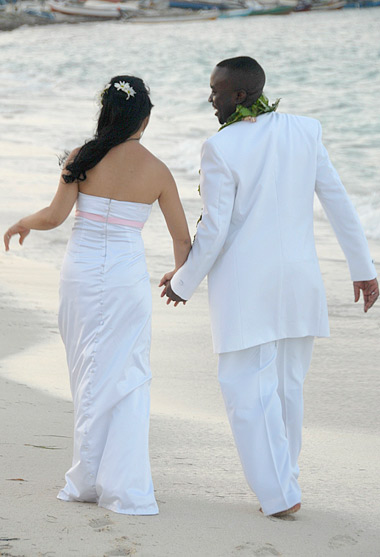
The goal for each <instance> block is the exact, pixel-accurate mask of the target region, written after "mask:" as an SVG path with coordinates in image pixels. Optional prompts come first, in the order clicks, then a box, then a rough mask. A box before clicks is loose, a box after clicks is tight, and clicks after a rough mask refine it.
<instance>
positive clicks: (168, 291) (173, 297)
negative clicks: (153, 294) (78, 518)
mask: <svg viewBox="0 0 380 557" xmlns="http://www.w3.org/2000/svg"><path fill="white" fill-rule="evenodd" d="M164 296H167V298H168V299H167V301H166V304H167V305H169V304H170V302H174V307H177V306H178V304H179V303H180V302H182V303H183V305H185V304H186V300H184V299H183V298H181V297H180V296H177V294H176V293H175V292H174V291H173V290H172V287H171V285H170V281H168V282H167V283H166V284H165V288H164V289H163V291H162V292H161V298H163V297H164Z"/></svg>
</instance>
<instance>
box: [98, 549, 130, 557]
mask: <svg viewBox="0 0 380 557" xmlns="http://www.w3.org/2000/svg"><path fill="white" fill-rule="evenodd" d="M134 553H136V550H135V549H111V551H108V552H107V553H105V554H104V556H103V557H121V556H123V557H125V556H128V555H133V554H134Z"/></svg>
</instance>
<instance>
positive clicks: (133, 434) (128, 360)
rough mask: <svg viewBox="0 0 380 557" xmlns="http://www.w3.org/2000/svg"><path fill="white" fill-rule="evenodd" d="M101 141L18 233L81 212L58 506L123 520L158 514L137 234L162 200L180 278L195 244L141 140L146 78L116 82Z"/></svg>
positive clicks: (66, 302)
mask: <svg viewBox="0 0 380 557" xmlns="http://www.w3.org/2000/svg"><path fill="white" fill-rule="evenodd" d="M101 104H102V106H101V111H100V115H99V120H98V124H97V130H96V134H95V136H94V138H93V139H92V140H90V141H88V142H87V143H85V144H84V145H83V146H82V147H80V148H78V149H75V150H74V151H73V152H72V153H71V154H70V155H69V157H68V159H67V161H66V165H65V168H64V169H63V171H62V175H61V179H60V182H59V185H58V190H57V193H56V195H55V197H54V199H53V201H52V202H51V204H50V206H49V207H46V208H45V209H42V210H41V211H38V212H37V213H35V214H33V215H30V216H28V217H25V218H22V219H21V220H20V221H19V222H18V223H16V224H14V225H13V226H11V227H10V228H9V229H8V230H7V232H6V233H5V235H4V242H5V249H6V250H8V249H9V242H10V239H11V237H12V236H14V235H17V234H18V235H19V242H20V244H22V243H23V241H24V239H25V238H26V236H27V235H28V234H29V232H30V230H31V229H34V230H49V229H52V228H55V227H57V226H59V225H60V224H61V223H62V222H63V221H64V220H65V219H66V218H67V217H68V215H69V214H70V212H71V210H72V208H73V206H74V204H75V203H76V213H75V222H74V227H73V231H72V235H71V238H70V240H69V243H68V246H67V250H66V255H65V258H64V262H63V266H62V270H61V282H60V309H59V328H60V332H61V335H62V339H63V342H64V344H65V348H66V355H67V363H68V367H69V371H70V384H71V391H72V396H73V402H74V454H73V461H72V466H71V468H70V469H69V471H68V472H67V473H66V485H65V487H64V488H63V489H62V490H61V491H60V492H59V494H58V498H59V499H62V500H63V501H88V502H96V503H98V505H99V506H101V507H105V508H107V509H109V510H112V511H115V512H118V513H124V514H133V515H135V514H143V515H151V514H157V513H158V507H157V503H156V500H155V497H154V491H153V483H152V477H151V471H150V463H149V451H148V435H149V404H150V381H151V370H150V363H149V352H150V341H151V290H150V282H149V275H148V273H147V268H146V263H145V254H144V246H143V242H142V238H141V229H142V228H143V226H144V223H145V222H146V220H147V219H148V217H149V214H150V211H151V208H152V204H153V203H154V202H155V201H156V200H158V202H159V205H160V208H161V210H162V212H163V214H164V217H165V220H166V224H167V227H168V230H169V233H170V235H171V237H172V239H173V251H174V259H175V269H174V270H173V272H172V274H174V273H175V271H176V270H177V269H178V268H179V267H181V265H183V263H184V262H185V260H186V258H187V255H188V252H189V250H190V246H191V241H190V236H189V231H188V227H187V223H186V218H185V215H184V212H183V209H182V205H181V202H180V199H179V196H178V192H177V188H176V184H175V182H174V179H173V177H172V175H171V174H170V172H169V170H168V169H167V167H166V166H165V165H164V164H163V163H162V162H161V161H160V160H158V159H157V158H156V157H154V156H153V155H152V153H150V152H149V151H148V150H147V149H145V148H144V147H143V146H142V145H141V144H140V142H139V140H140V138H141V136H142V134H143V132H144V130H145V128H146V126H147V125H148V122H149V115H150V112H151V109H152V106H153V105H152V103H151V101H150V98H149V93H148V91H147V89H146V87H145V85H144V83H143V81H142V80H141V79H139V78H137V77H133V76H128V75H124V76H117V77H114V78H113V79H111V81H110V82H109V83H108V84H107V85H106V87H105V89H104V90H103V92H102V94H101Z"/></svg>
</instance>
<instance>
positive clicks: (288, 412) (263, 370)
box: [218, 337, 314, 514]
mask: <svg viewBox="0 0 380 557" xmlns="http://www.w3.org/2000/svg"><path fill="white" fill-rule="evenodd" d="M313 342H314V337H303V338H287V339H282V340H278V341H274V342H268V343H266V344H261V345H259V346H253V347H252V348H247V349H246V350H240V351H238V352H226V353H223V354H219V369H218V375H219V382H220V386H221V389H222V393H223V398H224V402H225V405H226V410H227V414H228V418H229V421H230V425H231V429H232V433H233V435H234V439H235V443H236V446H237V450H238V452H239V456H240V460H241V463H242V466H243V470H244V473H245V476H246V479H247V482H248V484H249V486H250V488H251V489H252V490H253V491H254V492H255V493H256V495H257V497H258V499H259V501H260V504H261V507H262V509H263V512H264V514H273V513H276V512H279V511H283V510H285V509H288V508H290V507H292V506H293V505H295V504H296V503H299V502H300V501H301V490H300V487H299V485H298V481H297V479H298V474H299V468H298V462H297V461H298V456H299V453H300V450H301V435H302V419H303V382H304V379H305V376H306V372H307V370H308V368H309V365H310V361H311V355H312V351H313Z"/></svg>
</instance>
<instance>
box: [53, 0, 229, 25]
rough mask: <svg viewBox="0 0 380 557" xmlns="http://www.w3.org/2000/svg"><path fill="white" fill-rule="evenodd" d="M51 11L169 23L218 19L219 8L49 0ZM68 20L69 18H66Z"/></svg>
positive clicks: (91, 18) (130, 20) (127, 20)
mask: <svg viewBox="0 0 380 557" xmlns="http://www.w3.org/2000/svg"><path fill="white" fill-rule="evenodd" d="M48 5H49V6H50V9H51V11H52V12H53V13H54V14H57V15H58V16H62V17H65V18H67V17H68V16H70V17H72V18H76V19H81V20H83V19H86V20H94V19H122V20H123V21H125V22H127V23H169V22H172V21H173V22H174V21H175V22H180V21H204V20H211V19H217V17H218V15H219V11H218V10H203V11H201V12H190V13H189V12H188V11H187V10H172V9H165V8H163V9H155V8H143V9H141V8H139V6H138V5H137V4H130V3H128V4H121V3H113V2H101V1H97V0H87V1H85V2H81V3H78V2H74V1H72V0H49V2H48ZM66 21H67V20H66Z"/></svg>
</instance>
